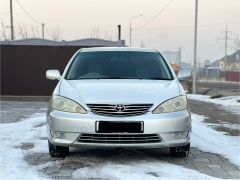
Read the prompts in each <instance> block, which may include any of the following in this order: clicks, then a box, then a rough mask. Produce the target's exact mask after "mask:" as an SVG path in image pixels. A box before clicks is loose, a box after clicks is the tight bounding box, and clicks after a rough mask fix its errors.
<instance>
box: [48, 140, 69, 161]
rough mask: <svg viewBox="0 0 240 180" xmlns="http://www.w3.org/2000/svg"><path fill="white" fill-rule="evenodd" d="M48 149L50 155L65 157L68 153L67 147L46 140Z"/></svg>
mask: <svg viewBox="0 0 240 180" xmlns="http://www.w3.org/2000/svg"><path fill="white" fill-rule="evenodd" d="M48 150H49V154H50V156H51V157H54V158H55V157H61V158H65V157H66V156H67V155H68V154H69V147H62V146H57V145H54V144H52V143H51V142H50V141H49V140H48Z"/></svg>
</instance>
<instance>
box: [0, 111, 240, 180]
mask: <svg viewBox="0 0 240 180" xmlns="http://www.w3.org/2000/svg"><path fill="white" fill-rule="evenodd" d="M202 121H203V117H202V116H198V115H193V135H192V143H193V146H195V147H198V148H200V149H202V150H204V151H208V152H214V153H219V154H222V155H224V156H225V157H226V158H229V159H230V160H231V161H232V162H234V163H235V164H239V159H237V158H236V154H237V153H238V151H239V139H234V138H236V137H230V136H225V135H223V134H221V133H219V132H216V131H214V130H212V129H211V128H209V127H206V124H204V123H203V122H202ZM44 122H45V114H42V113H41V114H35V115H34V116H32V117H30V118H27V119H24V120H22V121H19V122H15V123H5V124H0V129H1V134H0V142H1V148H0V179H7V180H8V179H33V180H39V179H47V177H45V176H44V175H43V174H41V173H40V172H38V170H39V169H41V168H42V167H44V166H46V167H47V166H51V165H52V163H53V162H48V163H46V164H43V165H40V166H39V167H34V166H31V165H29V164H27V162H26V161H25V160H24V156H26V155H27V154H31V153H47V151H48V147H47V142H46V141H44V140H41V137H46V126H45V125H43V126H39V124H43V123H44ZM23 143H33V144H34V147H33V148H32V149H29V150H23V149H21V148H19V147H20V146H21V145H22V144H23ZM233 155H235V157H233ZM54 163H57V162H56V161H55V162H54ZM73 177H74V178H81V179H83V178H106V179H124V180H127V179H161V180H165V179H172V180H173V179H183V180H192V179H196V180H198V179H199V180H200V179H210V180H214V179H218V178H214V177H211V176H207V175H204V174H202V173H200V172H198V171H195V170H191V169H188V168H184V167H182V166H180V165H173V164H170V163H168V162H165V161H159V160H157V159H154V158H152V159H151V161H149V160H141V161H139V162H138V163H131V162H130V163H127V164H121V162H119V163H117V164H116V163H111V162H109V163H106V164H102V166H93V167H83V168H80V169H77V170H76V171H74V172H73Z"/></svg>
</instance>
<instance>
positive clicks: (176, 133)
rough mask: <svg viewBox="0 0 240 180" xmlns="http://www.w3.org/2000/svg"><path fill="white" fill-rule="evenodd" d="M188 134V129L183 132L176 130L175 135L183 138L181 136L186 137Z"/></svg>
mask: <svg viewBox="0 0 240 180" xmlns="http://www.w3.org/2000/svg"><path fill="white" fill-rule="evenodd" d="M187 135H188V131H183V132H175V133H174V137H175V138H178V139H181V138H186V137H187Z"/></svg>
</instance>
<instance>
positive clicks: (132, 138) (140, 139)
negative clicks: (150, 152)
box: [78, 134, 161, 144]
mask: <svg viewBox="0 0 240 180" xmlns="http://www.w3.org/2000/svg"><path fill="white" fill-rule="evenodd" d="M78 142H81V143H101V144H102V143H104V144H108V143H109V144H111V143H113V144H139V143H159V142H161V139H160V137H159V135H158V134H81V135H80V137H79V139H78Z"/></svg>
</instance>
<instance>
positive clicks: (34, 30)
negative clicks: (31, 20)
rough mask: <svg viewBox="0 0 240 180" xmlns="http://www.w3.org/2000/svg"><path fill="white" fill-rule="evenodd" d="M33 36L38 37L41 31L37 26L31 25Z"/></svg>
mask: <svg viewBox="0 0 240 180" xmlns="http://www.w3.org/2000/svg"><path fill="white" fill-rule="evenodd" d="M31 32H32V33H31V37H32V38H37V37H39V31H38V28H37V27H34V26H31Z"/></svg>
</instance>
